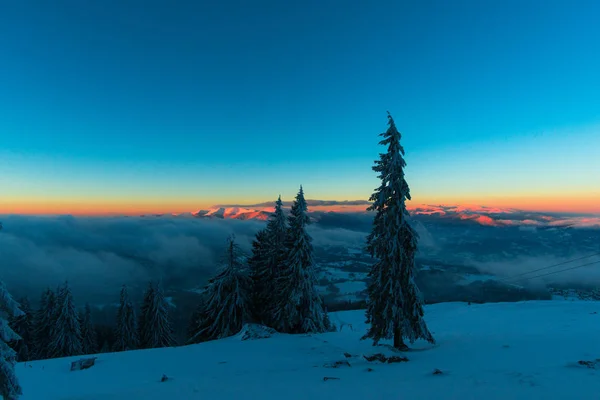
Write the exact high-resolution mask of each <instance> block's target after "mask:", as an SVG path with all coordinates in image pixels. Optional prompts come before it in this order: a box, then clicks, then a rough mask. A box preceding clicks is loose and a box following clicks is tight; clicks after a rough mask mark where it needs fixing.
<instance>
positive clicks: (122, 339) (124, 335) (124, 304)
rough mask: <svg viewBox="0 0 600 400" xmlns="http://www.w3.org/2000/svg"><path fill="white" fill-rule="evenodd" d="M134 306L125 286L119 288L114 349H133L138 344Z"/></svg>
mask: <svg viewBox="0 0 600 400" xmlns="http://www.w3.org/2000/svg"><path fill="white" fill-rule="evenodd" d="M137 329H138V327H137V321H136V318H135V308H134V307H133V303H132V302H131V299H130V298H129V293H128V292H127V286H125V285H123V287H122V288H121V299H120V302H119V309H118V311H117V323H116V326H115V344H114V347H113V348H114V351H128V350H135V349H137V348H138V346H139V341H138V331H137Z"/></svg>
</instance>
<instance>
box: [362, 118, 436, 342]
mask: <svg viewBox="0 0 600 400" xmlns="http://www.w3.org/2000/svg"><path fill="white" fill-rule="evenodd" d="M388 125H389V128H388V129H387V131H386V132H385V133H382V134H381V136H382V137H383V139H382V140H381V141H380V143H379V144H380V145H383V146H386V147H387V152H386V153H383V154H380V159H379V160H377V161H375V165H374V166H373V170H374V171H375V172H377V173H378V178H379V179H380V180H381V185H380V186H379V187H378V188H377V189H376V190H375V192H374V193H373V194H372V195H371V198H370V201H372V202H373V203H372V205H371V206H370V207H369V210H370V211H375V213H376V214H375V218H374V221H373V229H372V232H371V234H370V235H369V236H368V238H367V249H368V251H369V253H370V254H371V256H372V257H374V258H375V259H376V261H375V264H373V265H372V267H371V270H370V272H369V284H368V287H367V294H368V301H367V312H366V317H367V323H368V324H370V327H369V330H368V332H367V334H366V335H365V336H364V337H363V338H371V339H373V342H374V343H375V344H377V343H378V342H379V341H380V340H381V339H389V338H391V337H393V338H394V347H395V348H397V349H405V348H406V345H405V344H404V341H403V339H404V338H407V339H408V340H409V341H410V342H411V343H413V342H414V341H415V340H416V339H419V338H421V339H425V340H427V341H429V342H432V343H433V342H434V339H433V337H432V335H431V333H430V332H429V330H428V329H427V325H426V324H425V321H424V320H423V315H424V312H423V305H422V301H421V296H420V292H419V289H418V288H417V285H416V284H415V281H414V275H415V254H416V251H417V241H418V234H417V232H416V231H415V230H414V229H413V228H412V227H411V225H410V223H409V218H410V215H409V213H408V211H407V210H406V200H410V199H411V197H410V190H409V188H408V184H407V183H406V180H405V179H404V168H405V167H406V162H405V161H404V158H403V156H404V148H403V147H402V145H401V144H400V133H399V132H398V130H397V129H396V125H395V123H394V120H393V119H392V116H391V115H390V114H389V113H388Z"/></svg>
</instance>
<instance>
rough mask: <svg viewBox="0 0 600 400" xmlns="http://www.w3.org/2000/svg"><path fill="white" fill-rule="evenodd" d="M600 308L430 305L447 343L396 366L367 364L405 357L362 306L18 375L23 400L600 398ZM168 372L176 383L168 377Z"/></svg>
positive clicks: (419, 347)
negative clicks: (284, 329)
mask: <svg viewBox="0 0 600 400" xmlns="http://www.w3.org/2000/svg"><path fill="white" fill-rule="evenodd" d="M598 312H600V303H599V302H571V301H547V302H542V301H539V302H522V303H496V304H483V305H471V306H469V305H466V304H464V303H443V304H435V305H432V306H427V307H426V319H427V322H428V324H429V326H430V328H431V329H432V331H433V333H434V335H435V337H436V339H437V340H438V344H437V345H436V346H433V347H432V346H430V345H428V344H425V343H417V344H415V350H414V351H411V352H408V353H406V354H405V355H406V356H407V357H408V358H409V359H410V361H408V362H401V363H395V364H380V363H377V362H367V361H366V360H365V359H364V358H363V357H362V355H370V354H374V353H376V352H382V353H385V354H388V355H390V354H393V353H392V352H391V350H389V349H388V348H387V347H383V346H381V347H373V346H371V345H370V342H366V341H360V340H359V339H360V337H361V335H362V334H363V333H364V331H365V326H364V323H363V319H364V317H363V312H361V311H350V312H340V313H334V314H332V320H333V321H334V322H335V323H336V324H337V325H338V328H340V327H341V328H342V329H341V332H336V333H327V334H321V335H314V336H310V335H298V336H290V335H275V336H273V337H271V338H267V339H259V340H249V341H242V340H241V338H240V337H239V336H237V337H232V338H229V339H225V340H220V341H215V342H208V343H203V344H199V345H193V346H186V347H179V348H170V349H156V350H141V351H132V352H125V353H115V354H101V355H99V356H98V357H99V358H98V360H97V364H96V365H95V366H94V367H92V368H91V369H89V370H84V371H75V372H70V371H69V366H70V361H71V360H72V359H57V360H50V361H39V362H34V363H30V364H19V365H18V366H17V373H18V376H19V378H20V380H21V383H22V386H23V389H24V392H25V394H24V396H23V398H22V399H23V400H33V399H35V400H39V399H45V400H58V399H65V400H66V399H70V400H75V399H81V400H83V399H86V400H100V399H102V400H135V399H147V400H154V399H157V400H158V399H160V400H163V399H203V400H204V399H236V398H247V399H253V398H260V399H262V400H269V399H282V398H286V399H390V398H408V399H482V398H485V399H487V400H491V399H502V400H505V399H509V398H510V399H527V400H531V399H542V398H543V399H577V398H580V399H582V398H595V396H596V395H597V393H599V391H600V363H599V365H598V369H599V370H596V369H595V368H593V367H594V365H593V364H590V366H589V367H588V366H585V365H580V364H579V363H578V362H579V361H594V360H596V359H598V358H600V341H598V328H599V327H600V314H598ZM344 353H348V355H351V356H350V357H346V356H345V355H344ZM337 361H340V362H342V363H341V365H339V366H337V368H334V367H332V365H333V364H334V363H336V362H337ZM344 361H348V363H349V365H346V364H344V363H343V362H344ZM434 369H439V370H441V371H442V374H439V375H434V374H433V371H434ZM163 374H166V375H167V376H168V377H169V378H170V379H169V380H167V381H166V382H160V380H161V377H162V376H163ZM325 377H328V378H335V379H328V380H324V378H325Z"/></svg>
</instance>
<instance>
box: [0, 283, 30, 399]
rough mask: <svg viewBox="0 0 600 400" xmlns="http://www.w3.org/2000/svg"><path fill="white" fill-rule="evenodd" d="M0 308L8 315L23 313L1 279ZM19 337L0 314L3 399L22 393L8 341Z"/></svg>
mask: <svg viewBox="0 0 600 400" xmlns="http://www.w3.org/2000/svg"><path fill="white" fill-rule="evenodd" d="M0 309H1V310H3V314H8V316H9V317H18V316H21V315H23V314H24V313H23V311H21V309H20V308H19V304H18V303H17V302H16V301H14V300H13V298H12V296H11V295H10V293H9V292H8V290H6V287H5V286H4V282H2V281H0ZM19 339H20V337H19V335H17V334H16V333H15V332H14V331H13V330H12V329H11V327H10V324H9V323H8V321H7V320H6V319H5V318H4V315H0V396H2V397H3V398H4V399H5V400H16V399H18V398H19V396H20V395H21V394H23V390H22V389H21V386H20V385H19V381H18V379H17V376H16V374H15V363H16V361H17V353H16V352H15V351H14V350H13V349H12V348H11V347H10V346H9V343H11V342H15V341H18V340H19Z"/></svg>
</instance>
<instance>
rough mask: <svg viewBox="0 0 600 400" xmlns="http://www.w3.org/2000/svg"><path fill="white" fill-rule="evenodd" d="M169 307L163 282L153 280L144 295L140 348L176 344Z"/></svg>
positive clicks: (140, 324) (140, 323)
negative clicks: (155, 282)
mask: <svg viewBox="0 0 600 400" xmlns="http://www.w3.org/2000/svg"><path fill="white" fill-rule="evenodd" d="M169 307H170V306H169V303H168V302H167V300H166V299H165V295H164V292H163V289H162V286H161V284H160V283H157V284H154V283H152V282H151V283H150V284H149V285H148V289H147V291H146V293H145V295H144V301H143V303H142V309H141V313H140V322H139V340H140V348H142V349H152V348H158V347H171V346H173V345H174V343H175V341H174V339H173V330H172V328H171V320H170V316H169Z"/></svg>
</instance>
